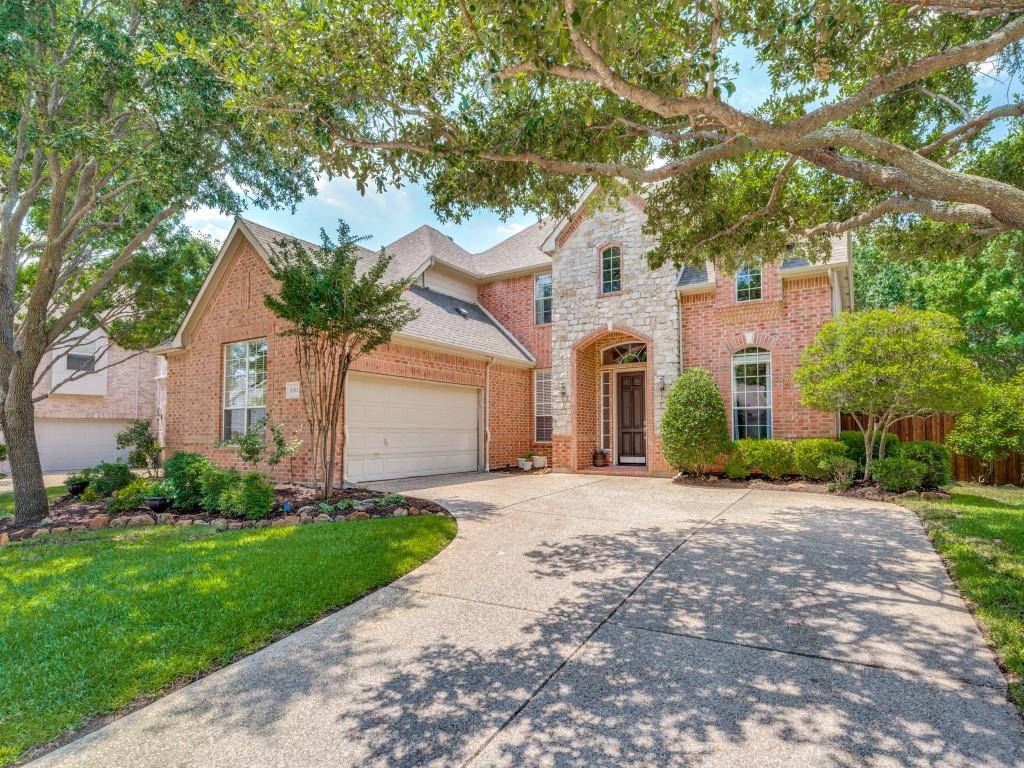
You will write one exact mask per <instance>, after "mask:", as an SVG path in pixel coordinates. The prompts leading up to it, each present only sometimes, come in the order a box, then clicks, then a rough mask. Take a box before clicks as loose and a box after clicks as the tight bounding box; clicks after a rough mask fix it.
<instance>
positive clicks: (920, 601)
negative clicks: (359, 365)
mask: <svg viewBox="0 0 1024 768" xmlns="http://www.w3.org/2000/svg"><path fill="white" fill-rule="evenodd" d="M385 485H386V486H387V487H388V488H391V489H397V490H402V491H404V492H408V493H410V494H416V495H418V496H425V497H429V498H432V499H437V500H439V501H442V502H443V503H445V504H447V505H449V506H450V507H451V508H452V509H454V510H456V512H457V516H458V518H459V535H458V537H457V538H456V539H455V541H454V542H453V543H452V544H451V545H450V546H449V547H448V548H447V549H446V550H445V551H444V552H442V553H441V554H440V555H438V557H436V558H435V559H434V560H432V561H431V562H429V563H427V564H425V565H424V566H423V567H421V568H420V569H419V570H417V571H415V572H414V573H412V574H409V575H408V576H406V577H404V578H403V579H401V580H399V581H398V582H396V583H395V584H393V585H391V586H390V587H387V588H384V589H381V590H379V591H378V592H376V593H374V594H373V595H371V596H369V597H368V598H366V599H364V600H362V601H360V602H358V603H356V604H355V605H352V606H350V607H349V608H347V609H345V610H342V611H340V612H338V613H336V614H334V615H332V616H330V617H328V618H326V619H324V620H323V621H320V622H319V623H317V624H315V625H313V626H311V627H309V628H307V629H304V630H302V631H300V632H297V633H296V634H294V635H292V636H290V637H288V638H286V639H285V640H283V641H281V642H279V643H276V644H275V645H273V646H270V647H269V648H267V649H265V650H263V651H261V652H259V653H256V654H254V655H252V656H250V657H248V658H246V659H244V660H242V661H240V662H238V663H236V664H233V665H231V666H230V667H227V668H225V669H223V670H221V671H219V672H217V673H215V674H213V675H211V676H209V677H207V678H205V679H203V680H200V681H198V682H196V683H194V684H192V685H189V686H187V687H185V688H182V689H181V690H178V691H176V692H174V693H172V694H170V695H168V696H166V697H165V698H163V699H161V700H159V701H157V702H155V703H154V704H152V705H150V706H148V707H146V708H144V709H141V710H139V711H137V712H135V713H133V714H131V715H129V716H127V717H124V718H122V719H120V720H118V721H116V722H114V723H112V724H111V725H108V726H107V727H105V728H103V729H101V730H99V731H96V732H94V733H92V734H90V735H88V736H86V737H84V738H82V739H80V740H79V741H77V742H74V743H72V744H70V745H68V746H66V747H64V748H63V749H61V750H59V751H57V752H54V753H52V754H50V755H48V756H46V757H44V758H42V759H41V760H39V761H38V762H37V763H35V765H38V766H103V767H104V768H107V767H108V766H132V767H133V768H144V767H146V766H161V767H164V766H181V767H184V766H217V767H218V768H220V767H223V766H257V767H258V768H264V767H267V766H297V767H302V768H308V767H310V766H331V767H332V768H335V767H336V766H389V767H394V766H412V765H437V766H451V765H472V766H495V765H500V766H514V765H515V766H518V765H529V766H534V765H560V766H561V765H565V766H569V765H581V766H603V765H629V766H636V765H650V766H662V765H668V764H672V765H686V766H730V767H732V766H851V767H852V766H863V765H870V766H965V767H966V766H971V767H972V768H980V767H981V766H1006V767H1007V768H1008V767H1009V766H1018V767H1019V766H1020V765H1022V764H1024V729H1022V723H1021V719H1020V717H1019V716H1018V715H1017V713H1016V711H1015V710H1014V709H1013V708H1012V707H1011V706H1010V705H1009V704H1008V703H1007V702H1006V691H1005V684H1004V681H1003V678H1002V677H1001V675H1000V673H999V670H998V669H997V668H996V665H995V662H994V659H993V657H992V654H991V652H990V651H989V649H988V648H987V647H986V645H985V643H984V641H983V639H982V636H981V634H980V632H979V631H978V629H977V626H976V625H975V623H974V620H973V618H972V617H971V615H970V614H969V613H968V612H967V610H966V608H965V607H964V604H963V602H962V600H961V599H960V597H959V596H958V595H957V593H956V591H955V590H954V589H953V586H952V584H951V583H950V581H949V579H948V577H947V576H946V573H945V571H944V570H943V567H942V564H941V563H940V561H939V559H938V557H937V556H936V555H935V553H934V551H933V550H932V548H931V546H930V545H929V543H928V541H927V540H926V539H925V536H924V534H923V532H922V530H921V527H920V525H919V524H918V522H917V520H916V518H915V517H914V515H913V514H912V513H910V512H908V511H906V510H903V509H901V508H898V507H895V506H891V505H886V504H872V503H868V502H860V501H855V500H849V499H835V498H831V497H825V496H814V495H804V494H792V493H780V492H770V491H744V490H735V489H725V488H722V489H715V488H708V489H698V488H691V487H683V486H677V485H673V484H672V483H671V482H670V481H667V480H651V479H645V478H625V477H594V476H580V475H543V476H496V475H490V476H486V475H462V476H450V477H446V478H432V479H427V480H412V481H404V482H399V483H388V484H385Z"/></svg>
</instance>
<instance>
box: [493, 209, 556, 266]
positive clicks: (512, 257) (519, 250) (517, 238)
mask: <svg viewBox="0 0 1024 768" xmlns="http://www.w3.org/2000/svg"><path fill="white" fill-rule="evenodd" d="M555 223H556V222H555V221H554V220H553V219H550V220H548V221H538V222H537V223H536V224H533V225H531V226H529V227H527V228H526V229H524V230H522V231H521V232H516V233H515V234H514V235H512V237H509V238H507V239H505V240H502V241H501V242H500V243H498V244H497V245H495V246H493V247H492V248H488V249H487V250H486V251H481V252H480V253H478V254H476V256H474V257H473V258H474V262H475V264H474V267H475V268H474V270H473V271H474V272H476V273H477V274H479V275H481V276H484V277H486V276H487V275H496V274H500V273H502V272H512V271H514V270H519V269H531V268H534V267H541V268H543V267H550V266H551V257H550V256H548V255H547V254H546V253H544V252H543V251H542V250H541V249H540V246H541V245H542V244H543V242H544V241H545V240H546V239H547V236H548V235H550V234H551V230H552V229H554V228H555Z"/></svg>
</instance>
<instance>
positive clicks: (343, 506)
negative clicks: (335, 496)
mask: <svg viewBox="0 0 1024 768" xmlns="http://www.w3.org/2000/svg"><path fill="white" fill-rule="evenodd" d="M355 505H356V500H355V499H342V500H341V501H339V502H338V503H337V504H335V505H334V508H335V509H336V510H337V511H338V512H347V511H349V510H350V509H352V507H354V506H355Z"/></svg>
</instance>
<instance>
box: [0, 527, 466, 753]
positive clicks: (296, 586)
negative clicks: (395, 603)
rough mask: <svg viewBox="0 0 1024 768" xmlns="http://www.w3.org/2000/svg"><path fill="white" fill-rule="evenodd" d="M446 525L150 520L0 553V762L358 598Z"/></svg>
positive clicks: (425, 549) (442, 535)
mask: <svg viewBox="0 0 1024 768" xmlns="http://www.w3.org/2000/svg"><path fill="white" fill-rule="evenodd" d="M455 531H456V526H455V521H454V520H452V519H451V518H449V517H447V516H424V517H410V518H402V519H398V520H388V521H385V522H384V523H383V524H380V525H362V524H352V525H306V526H302V527H300V528H290V529H287V530H282V529H280V528H258V529H250V530H244V531H224V532H216V531H214V530H211V529H210V528H208V527H203V526H195V527H188V528H178V527H169V526H156V527H147V528H132V529H127V530H114V531H96V532H89V533H88V534H85V535H82V536H68V537H67V538H66V539H65V540H63V541H61V543H60V545H59V546H52V545H50V546H48V545H16V546H8V547H0V573H2V574H3V578H2V579H0V626H2V627H3V628H4V629H3V644H4V657H5V659H9V658H17V659H18V660H19V661H18V663H17V664H9V663H6V662H5V666H4V673H3V674H0V702H2V703H3V707H4V716H3V717H2V718H0V765H8V764H14V763H18V762H21V761H22V760H23V759H28V755H27V754H26V753H27V751H28V750H30V749H32V748H33V747H35V746H37V745H41V744H45V743H46V742H49V741H51V740H52V739H56V738H59V737H60V736H61V735H62V734H67V733H71V732H74V731H75V729H77V728H79V727H80V726H81V724H82V723H85V722H89V721H90V720H91V719H92V718H93V717H95V716H97V715H103V714H105V713H110V712H117V711H119V710H121V709H122V708H124V707H126V706H129V705H130V704H131V703H132V702H133V701H134V700H136V699H137V698H138V697H140V696H147V697H148V696H152V695H154V694H160V693H163V692H165V691H167V690H168V689H169V688H171V687H174V686H175V684H176V683H178V682H179V681H181V680H191V679H194V678H195V677H197V676H199V675H202V674H205V673H207V672H208V671H209V670H210V669H212V668H215V667H217V666H220V665H223V664H224V663H226V662H227V661H229V660H232V659H236V658H239V657H240V656H242V655H244V654H248V653H252V652H253V651H256V650H258V649H259V648H261V647H263V646H264V645H266V644H268V643H271V642H274V641H275V640H279V639H280V638H281V637H284V636H285V635H287V634H288V633H290V632H292V631H294V630H296V629H299V628H300V627H303V626H305V625H307V624H308V623H309V622H310V621H312V620H314V619H317V618H319V617H321V616H323V615H325V614H326V613H328V612H330V611H332V610H335V609H337V608H339V607H341V606H344V605H346V604H348V603H351V602H352V601H354V600H358V599H359V598H361V597H363V596H364V595H366V594H368V593H370V592H372V591H373V590H374V589H376V588H378V587H380V586H383V585H384V584H387V583H389V582H391V581H393V580H394V579H396V578H398V577H399V576H401V575H402V574H405V573H408V572H409V571H411V570H413V569H414V568H416V567H417V566H418V565H419V564H420V563H421V562H423V561H424V560H427V559H429V558H430V557H432V556H433V555H435V554H436V553H437V552H438V551H440V550H441V549H443V548H444V547H445V545H446V544H447V543H448V542H449V541H451V539H452V537H453V536H454V535H455ZM71 660H73V661H71ZM69 675H72V676H73V677H74V679H75V680H77V681H78V683H77V684H75V685H69V684H68V680H69ZM120 762H121V761H111V762H110V765H111V766H112V768H113V765H114V763H120ZM124 762H125V763H127V762H131V761H130V760H128V761H124Z"/></svg>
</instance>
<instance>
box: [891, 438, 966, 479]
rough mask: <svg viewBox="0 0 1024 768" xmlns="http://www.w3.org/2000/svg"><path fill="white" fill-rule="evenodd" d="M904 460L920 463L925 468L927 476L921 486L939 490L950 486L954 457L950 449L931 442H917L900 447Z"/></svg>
mask: <svg viewBox="0 0 1024 768" xmlns="http://www.w3.org/2000/svg"><path fill="white" fill-rule="evenodd" d="M899 455H900V456H901V457H902V458H904V459H912V460H913V461H919V462H921V463H922V464H924V466H925V470H926V472H925V475H924V478H923V479H922V480H921V484H922V485H924V486H925V487H927V488H938V487H940V486H943V485H949V483H950V481H951V480H952V470H951V464H952V461H953V457H952V455H951V454H950V452H949V449H948V448H947V447H946V446H944V445H942V444H940V443H935V442H932V441H931V440H916V441H914V442H912V443H904V444H903V445H901V446H900V454H899Z"/></svg>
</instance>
